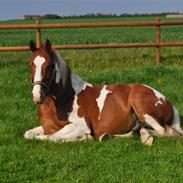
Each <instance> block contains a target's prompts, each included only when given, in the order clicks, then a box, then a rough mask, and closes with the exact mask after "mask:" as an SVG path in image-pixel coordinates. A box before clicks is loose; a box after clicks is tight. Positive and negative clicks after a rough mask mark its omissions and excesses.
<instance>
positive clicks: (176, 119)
mask: <svg viewBox="0 0 183 183" xmlns="http://www.w3.org/2000/svg"><path fill="white" fill-rule="evenodd" d="M171 128H172V129H174V130H175V131H176V132H177V133H179V135H181V136H183V129H182V128H181V119H180V115H179V112H178V111H177V109H176V107H175V106H173V119H172V123H171Z"/></svg>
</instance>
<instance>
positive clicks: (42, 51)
mask: <svg viewBox="0 0 183 183" xmlns="http://www.w3.org/2000/svg"><path fill="white" fill-rule="evenodd" d="M30 49H31V50H32V52H33V54H32V61H31V70H32V83H33V84H32V85H33V90H32V94H33V100H34V102H35V103H37V104H38V105H37V106H38V115H39V119H40V123H41V126H39V127H36V128H33V129H31V130H28V131H26V133H25V134H24V137H25V138H26V139H33V138H35V139H40V140H50V141H76V140H81V139H88V138H92V137H94V138H99V139H102V138H105V137H106V135H110V136H112V137H126V136H132V135H133V134H134V132H136V131H138V132H139V134H140V137H141V141H142V143H144V144H146V145H151V144H152V142H153V136H154V135H158V136H182V135H183V130H182V128H181V126H180V117H179V114H178V112H177V110H176V108H175V107H173V106H172V104H171V103H170V102H169V101H168V100H167V99H166V98H165V96H164V95H162V94H161V93H160V92H158V91H157V90H155V89H153V88H151V87H149V86H146V85H143V84H119V85H103V86H98V85H93V84H90V83H88V82H86V81H83V80H82V79H81V78H80V77H78V76H76V75H74V74H72V73H71V71H70V68H69V67H68V65H67V64H66V63H65V62H64V60H63V59H62V58H61V57H60V56H59V54H58V53H57V52H56V51H54V49H53V48H52V45H51V43H50V41H49V40H46V42H45V44H44V45H42V46H41V48H36V45H35V43H34V42H33V41H31V42H30Z"/></svg>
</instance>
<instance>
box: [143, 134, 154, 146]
mask: <svg viewBox="0 0 183 183" xmlns="http://www.w3.org/2000/svg"><path fill="white" fill-rule="evenodd" d="M152 144H153V137H152V136H149V137H148V138H147V140H146V141H145V142H144V145H146V146H152Z"/></svg>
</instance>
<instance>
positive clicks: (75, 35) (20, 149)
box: [0, 17, 183, 183]
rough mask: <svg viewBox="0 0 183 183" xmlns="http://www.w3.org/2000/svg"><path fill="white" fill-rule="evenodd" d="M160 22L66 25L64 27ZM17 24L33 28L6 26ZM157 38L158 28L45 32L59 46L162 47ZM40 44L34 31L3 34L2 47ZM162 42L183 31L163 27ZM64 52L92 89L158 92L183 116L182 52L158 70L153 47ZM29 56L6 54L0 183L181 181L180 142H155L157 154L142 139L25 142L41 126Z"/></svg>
mask: <svg viewBox="0 0 183 183" xmlns="http://www.w3.org/2000/svg"><path fill="white" fill-rule="evenodd" d="M154 19H155V17H150V18H149V17H148V18H125V19H122V18H115V19H67V20H59V22H96V21H102V22H103V21H109V22H111V21H148V20H154ZM46 22H48V21H46ZM51 22H52V21H51ZM54 22H55V21H54ZM56 22H58V21H56ZM11 23H31V21H28V22H27V21H6V22H0V24H11ZM154 34H155V32H154V28H135V27H134V28H96V29H57V30H43V31H42V36H43V38H48V39H50V40H51V41H52V42H53V43H54V44H81V43H82V44H84V43H85V44H89V43H122V42H150V41H155V40H154V37H155V35H154ZM34 38H35V33H34V30H27V31H25V30H16V31H12V30H8V31H0V46H12V45H27V44H28V42H29V40H30V39H34ZM162 40H163V41H182V40H183V26H175V27H168V26H167V27H164V28H163V29H162ZM59 53H60V54H61V55H62V57H63V58H64V59H65V60H66V61H67V63H68V64H69V65H70V66H71V68H72V70H73V72H74V73H76V74H78V75H80V76H81V77H82V78H84V79H85V80H87V81H89V82H91V83H96V84H109V83H133V82H136V83H145V84H148V85H150V86H152V87H154V88H156V89H158V90H159V91H161V92H162V93H164V94H165V95H166V96H167V98H168V99H169V100H171V101H172V102H173V104H174V105H175V106H176V107H177V109H178V110H179V112H180V114H181V115H182V116H183V88H182V81H183V48H182V47H179V48H175V47H174V48H163V49H162V65H161V66H159V67H157V66H155V62H156V58H155V50H154V48H131V49H100V50H60V51H59ZM30 55H31V54H30V52H0V182H2V183H3V182H12V183H14V182H17V183H19V182H36V183H40V182H41V183H42V182H48V183H50V182H58V183H60V182H65V183H69V182H71V183H73V182H79V183H80V182H93V183H98V182H99V183H100V182H101V183H103V182H115V183H116V182H119V183H121V182H125V183H134V182H137V183H142V182H144V183H147V182H148V183H154V182H162V183H166V182H167V183H169V182H177V183H180V182H182V180H183V173H182V172H183V166H182V165H183V140H181V139H171V138H155V141H154V145H153V147H152V148H147V147H144V146H143V145H142V144H141V143H140V140H139V138H133V139H118V140H111V141H108V142H105V143H99V142H97V141H96V142H75V143H50V142H39V141H35V140H33V141H27V140H25V139H24V138H23V134H24V132H25V131H26V130H27V129H29V128H32V127H35V126H38V123H39V122H38V119H37V115H36V106H35V105H34V104H33V102H32V99H31V80H30V71H29V67H28V65H27V63H28V61H29V60H30Z"/></svg>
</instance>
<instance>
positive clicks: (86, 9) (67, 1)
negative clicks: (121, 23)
mask: <svg viewBox="0 0 183 183" xmlns="http://www.w3.org/2000/svg"><path fill="white" fill-rule="evenodd" d="M159 12H183V0H0V20H6V19H17V18H20V17H21V16H23V15H25V14H39V15H44V14H47V13H53V14H58V15H80V14H86V13H106V14H107V13H115V14H121V13H159Z"/></svg>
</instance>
